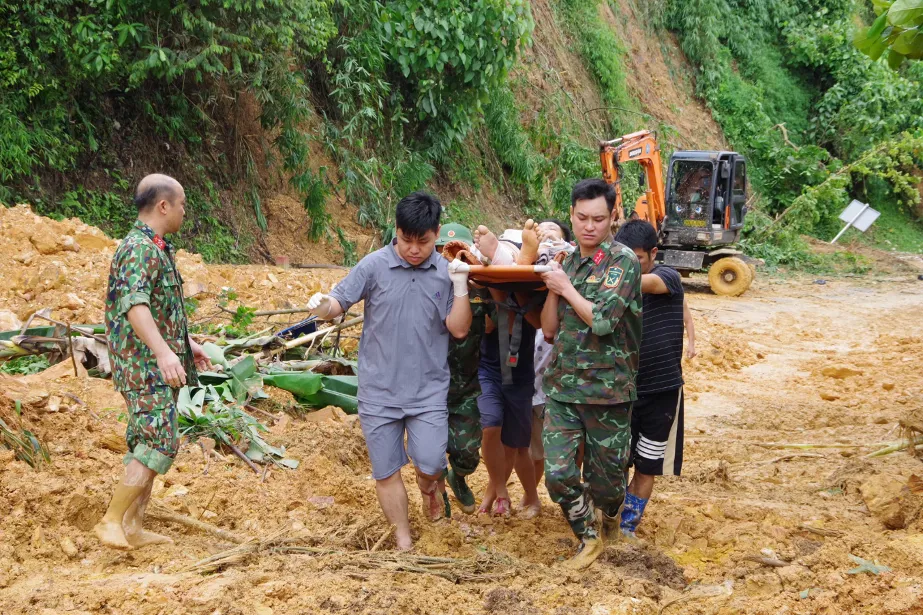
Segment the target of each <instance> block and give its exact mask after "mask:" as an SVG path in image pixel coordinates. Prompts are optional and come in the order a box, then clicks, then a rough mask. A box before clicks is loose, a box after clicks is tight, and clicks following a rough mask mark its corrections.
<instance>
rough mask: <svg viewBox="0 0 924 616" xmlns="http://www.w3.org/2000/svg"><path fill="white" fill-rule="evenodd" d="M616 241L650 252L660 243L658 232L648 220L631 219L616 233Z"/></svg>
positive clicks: (633, 248)
mask: <svg viewBox="0 0 924 616" xmlns="http://www.w3.org/2000/svg"><path fill="white" fill-rule="evenodd" d="M616 241H617V242H619V243H620V244H623V245H624V246H627V247H628V248H631V249H632V250H635V249H636V248H641V249H642V250H644V251H645V252H648V253H650V252H651V250H652V248H655V247H656V246H657V245H658V233H657V232H656V231H655V230H654V227H652V226H651V223H650V222H648V221H647V220H641V219H637V220H630V221H628V222H627V223H626V224H624V225H623V226H622V228H621V229H620V230H619V233H617V234H616Z"/></svg>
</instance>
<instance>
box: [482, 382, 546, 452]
mask: <svg viewBox="0 0 924 616" xmlns="http://www.w3.org/2000/svg"><path fill="white" fill-rule="evenodd" d="M478 412H479V413H480V415H481V428H482V430H483V429H485V428H497V427H500V429H501V443H503V444H504V445H506V446H507V447H511V448H513V449H521V448H524V447H529V444H530V437H531V435H532V429H533V384H532V383H526V384H513V385H502V384H501V383H500V382H499V381H492V380H486V379H482V380H481V395H480V396H478Z"/></svg>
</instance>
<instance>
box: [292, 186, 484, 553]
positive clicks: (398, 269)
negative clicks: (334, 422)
mask: <svg viewBox="0 0 924 616" xmlns="http://www.w3.org/2000/svg"><path fill="white" fill-rule="evenodd" d="M441 211H442V207H441V206H440V202H439V201H438V200H437V199H436V198H435V197H433V196H431V195H428V194H426V193H422V192H416V193H412V194H410V195H408V196H407V197H405V198H404V199H402V200H401V202H400V203H398V207H397V211H396V212H395V222H396V227H397V233H396V236H395V239H394V240H392V242H391V243H389V244H388V245H386V246H385V247H383V248H381V249H380V250H377V251H375V252H373V253H372V254H370V255H367V256H366V257H365V258H363V259H362V260H361V261H360V262H359V263H358V264H357V265H356V267H354V268H353V269H352V271H350V273H349V274H348V275H347V277H346V278H344V279H343V280H342V281H341V282H340V284H338V285H337V287H336V289H334V290H333V291H331V294H330V295H325V294H322V293H316V294H315V295H314V296H312V297H311V300H310V301H309V302H308V308H309V309H311V310H312V312H314V313H315V314H317V315H318V317H319V318H322V319H333V318H336V317H338V316H340V315H341V314H343V313H344V312H345V311H347V310H349V308H350V306H352V305H353V304H355V303H356V302H358V301H360V300H365V302H366V304H365V309H364V315H365V322H364V324H363V333H362V338H361V339H360V342H359V394H358V398H359V421H360V425H361V426H362V429H363V434H364V435H365V437H366V448H367V449H368V451H369V459H370V460H371V462H372V477H373V478H374V479H375V490H376V493H377V494H378V497H379V503H380V504H381V506H382V511H384V512H385V517H386V518H388V521H389V522H390V523H391V524H394V526H395V538H396V540H397V544H398V549H399V550H408V549H410V548H411V545H412V542H411V529H410V524H409V522H408V508H407V492H406V491H405V489H404V481H402V479H401V472H400V471H401V467H402V466H404V465H405V464H407V462H408V454H410V457H411V459H412V460H413V461H414V467H415V469H416V471H417V485H418V487H419V488H420V492H421V496H422V497H423V511H424V515H425V516H426V517H427V518H429V519H430V520H438V519H439V518H440V517H441V516H442V512H443V509H442V508H443V501H442V493H443V491H444V490H445V488H444V487H443V486H441V485H439V483H440V481H441V480H440V477H441V476H442V474H443V470H444V469H445V468H446V444H447V440H448V438H449V423H448V422H449V412H448V410H447V406H446V399H447V396H448V393H449V362H448V360H447V358H448V357H449V336H450V335H452V336H454V337H456V338H464V337H465V336H466V335H467V334H468V330H469V327H470V326H471V324H472V311H471V306H470V305H469V301H468V274H467V273H466V272H460V271H457V270H458V269H459V266H461V265H462V263H461V262H460V261H458V260H457V261H453V262H452V263H447V261H446V259H444V258H443V257H442V256H441V255H440V254H439V253H438V252H436V251H435V250H434V245H435V243H436V239H437V237H438V236H439V229H440V213H441ZM454 298H459V300H460V301H453V299H454ZM405 432H407V450H406V451H405V446H404V435H405Z"/></svg>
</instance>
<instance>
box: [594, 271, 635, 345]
mask: <svg viewBox="0 0 924 616" xmlns="http://www.w3.org/2000/svg"><path fill="white" fill-rule="evenodd" d="M641 299H642V271H641V267H640V266H639V264H638V260H636V259H635V258H634V257H629V256H628V255H620V256H618V257H617V258H616V259H615V260H614V261H613V263H612V264H611V265H610V266H609V267H608V268H607V270H606V271H605V272H604V273H603V280H602V282H601V283H600V290H599V291H598V292H597V296H596V297H595V298H594V309H593V316H594V319H593V324H592V325H591V331H592V332H593V333H594V334H596V335H597V336H605V335H607V334H612V333H613V331H615V329H616V324H617V323H619V319H620V318H622V315H623V314H624V313H625V311H626V309H627V308H629V307H630V306H633V304H636V305H637V306H635V307H633V309H636V310H637V309H640V308H641V306H640V305H638V304H639V303H640V302H641Z"/></svg>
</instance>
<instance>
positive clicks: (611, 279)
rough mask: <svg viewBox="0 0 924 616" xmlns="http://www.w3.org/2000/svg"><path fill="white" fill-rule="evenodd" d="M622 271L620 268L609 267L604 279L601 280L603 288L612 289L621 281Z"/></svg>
mask: <svg viewBox="0 0 924 616" xmlns="http://www.w3.org/2000/svg"><path fill="white" fill-rule="evenodd" d="M622 275H623V269H622V268H621V267H616V266H613V267H610V268H609V269H608V270H606V278H604V279H603V286H604V287H606V288H608V289H612V288H613V287H615V286H616V285H618V284H619V282H620V281H621V280H622Z"/></svg>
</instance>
